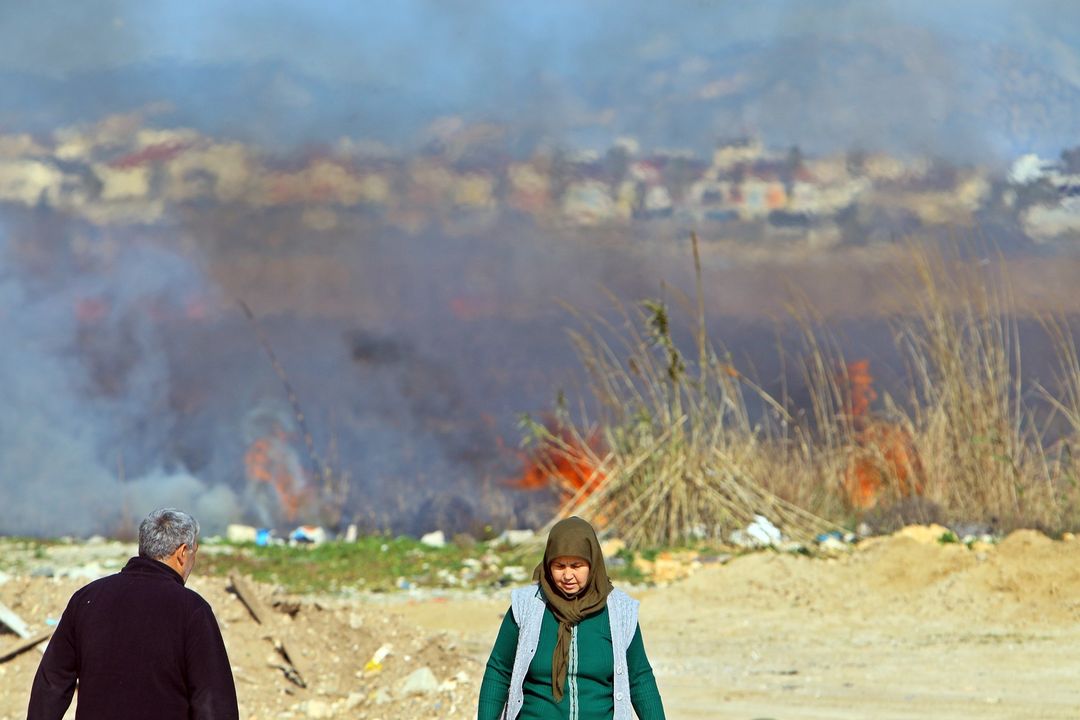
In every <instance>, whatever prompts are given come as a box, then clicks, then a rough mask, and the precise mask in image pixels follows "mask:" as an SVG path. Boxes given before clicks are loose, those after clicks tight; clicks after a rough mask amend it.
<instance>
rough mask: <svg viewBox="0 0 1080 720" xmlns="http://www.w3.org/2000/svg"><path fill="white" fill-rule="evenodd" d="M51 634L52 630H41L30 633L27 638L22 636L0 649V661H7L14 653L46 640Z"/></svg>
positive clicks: (16, 653) (19, 652)
mask: <svg viewBox="0 0 1080 720" xmlns="http://www.w3.org/2000/svg"><path fill="white" fill-rule="evenodd" d="M52 634H53V631H52V630H42V631H41V632H39V633H38V634H37V635H31V636H30V637H28V638H24V639H23V640H22V641H20V642H17V643H15V645H13V646H11V647H9V648H8V649H6V650H3V651H0V663H2V662H7V661H8V660H10V659H11V658H13V657H15V656H16V655H19V654H21V653H24V652H26V651H27V650H29V649H30V648H32V647H34V646H35V645H37V644H38V643H40V642H41V641H43V640H48V639H49V638H50V637H52Z"/></svg>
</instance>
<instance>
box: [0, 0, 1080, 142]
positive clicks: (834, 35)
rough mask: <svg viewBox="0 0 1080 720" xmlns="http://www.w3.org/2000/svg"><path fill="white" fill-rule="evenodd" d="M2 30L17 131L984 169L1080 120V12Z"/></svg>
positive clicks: (260, 9) (581, 12)
mask: <svg viewBox="0 0 1080 720" xmlns="http://www.w3.org/2000/svg"><path fill="white" fill-rule="evenodd" d="M0 12H2V13H3V14H2V15H0V21H2V22H3V24H4V27H5V28H7V29H8V30H9V32H8V33H7V36H8V37H7V40H8V42H6V43H5V45H4V47H3V48H0V73H2V72H6V73H7V79H8V80H9V83H8V87H9V88H10V91H9V92H6V93H5V94H4V97H3V98H0V118H2V119H4V120H5V124H7V125H8V126H9V127H14V128H16V129H29V130H35V129H36V130H42V129H45V130H50V129H51V128H53V127H56V126H57V125H64V124H70V123H72V122H75V121H82V122H85V121H86V120H88V119H93V118H96V117H100V116H102V115H105V114H108V113H112V112H117V111H118V110H131V109H135V108H139V107H143V106H145V105H147V104H150V103H154V102H157V101H162V100H164V101H167V102H169V103H170V104H171V106H172V107H173V114H172V116H171V118H170V119H171V121H172V122H174V123H177V124H185V125H190V126H191V127H195V128H197V129H199V130H201V131H203V132H206V133H209V134H213V135H216V136H219V137H238V138H243V139H246V140H251V141H257V142H259V143H261V144H264V145H267V146H272V147H282V146H288V147H296V146H298V145H304V144H309V143H327V142H332V141H334V140H336V139H337V138H339V137H341V136H350V137H353V138H356V139H376V140H382V141H386V142H391V143H393V144H398V145H403V146H408V145H410V144H413V143H417V142H422V141H423V140H424V139H425V134H424V131H425V129H426V128H427V127H428V126H429V125H430V124H431V123H432V122H433V121H435V120H436V119H437V118H439V117H440V116H446V115H457V116H463V117H465V118H466V119H467V120H470V121H478V120H494V121H497V122H501V123H504V124H505V125H506V126H507V127H508V128H510V132H509V133H508V134H507V137H506V143H507V146H508V147H509V148H512V149H515V150H517V151H523V150H525V149H527V148H529V147H531V146H535V145H536V144H537V143H540V142H549V143H555V144H558V143H566V144H569V145H576V144H582V143H585V144H589V145H595V146H599V147H606V146H607V145H608V144H610V141H611V140H612V139H613V138H615V137H616V136H618V135H625V134H629V135H635V136H638V137H639V138H640V140H641V141H642V142H643V143H644V144H645V145H647V146H654V147H657V146H659V147H664V146H666V147H670V146H677V147H687V148H692V149H708V148H709V147H711V145H712V144H713V143H714V142H715V140H716V139H717V137H727V136H731V135H737V134H742V133H753V134H758V135H760V136H761V137H762V138H763V140H765V142H766V143H768V144H770V145H774V146H776V145H790V144H799V145H801V146H802V147H803V149H804V150H806V151H808V152H812V153H824V152H833V151H837V150H844V149H848V148H850V147H852V146H854V145H858V146H861V147H862V148H864V149H867V150H876V149H881V150H885V151H891V152H906V153H916V152H925V153H932V154H940V155H942V156H943V157H946V158H948V159H951V160H963V161H970V160H972V159H980V160H985V159H986V156H987V154H988V153H992V154H993V155H995V156H1006V157H1009V156H1013V155H1015V154H1017V153H1018V152H1030V151H1037V152H1046V151H1047V150H1050V151H1055V152H1056V150H1058V149H1060V148H1061V147H1063V146H1065V145H1067V144H1070V143H1071V142H1072V141H1073V139H1074V138H1073V126H1072V122H1071V118H1073V117H1075V115H1076V111H1077V110H1078V108H1080V86H1078V85H1077V77H1078V76H1080V75H1078V70H1077V68H1078V67H1080V53H1078V52H1077V50H1076V48H1077V47H1078V46H1080V43H1078V42H1077V41H1078V40H1080V38H1077V37H1076V34H1075V31H1074V30H1072V28H1075V27H1080V17H1078V12H1080V11H1078V9H1077V7H1076V6H1075V4H1070V3H1068V2H1056V1H1051V0H1048V1H1045V2H1026V1H1025V2H1021V1H1020V0H988V1H987V2H980V3H974V2H970V3H949V4H947V5H943V4H941V3H937V2H933V1H932V0H922V1H919V2H899V0H897V1H893V2H885V3H865V2H859V1H858V0H825V1H823V2H806V1H804V0H774V1H773V2H760V3H704V2H697V1H693V0H685V1H684V2H676V3H664V4H657V3H652V2H646V1H645V0H630V1H629V2H628V1H626V0H619V1H616V0H600V1H598V2H591V3H576V2H570V1H569V0H565V1H562V2H551V3H544V4H543V5H535V6H532V7H530V8H528V10H523V9H522V8H520V7H518V6H517V5H510V4H506V3H498V2H487V1H485V2H472V3H468V4H465V5H461V4H447V3H440V2H434V1H432V0H411V1H405V2H400V3H393V4H392V5H389V6H386V5H379V6H371V5H366V4H362V3H361V4H357V3H346V4H335V5H323V6H320V7H319V8H313V7H310V6H308V5H302V4H295V3H289V2H272V3H260V4H257V5H250V4H243V3H240V4H238V3H212V2H209V1H208V0H204V1H203V2H193V3H183V4H169V5H160V4H147V3H135V2H131V1H130V0H112V1H111V2H107V3H105V4H104V5H103V6H102V5H101V4H98V5H97V6H95V8H94V9H93V10H89V9H86V8H81V9H75V10H72V9H70V8H68V7H67V6H66V4H61V3H58V2H55V1H51V2H41V3H33V4H24V5H12V4H8V5H5V7H4V8H3V9H2V10H0ZM73 35H77V36H78V37H79V38H80V42H79V43H70V42H69V41H68V38H70V37H71V36H73Z"/></svg>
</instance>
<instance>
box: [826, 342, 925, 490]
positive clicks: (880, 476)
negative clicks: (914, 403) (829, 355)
mask: <svg viewBox="0 0 1080 720" xmlns="http://www.w3.org/2000/svg"><path fill="white" fill-rule="evenodd" d="M846 377H847V383H848V391H849V393H850V395H849V400H850V404H851V420H852V425H853V426H854V429H855V443H856V447H855V450H854V452H853V454H852V456H851V458H850V459H849V460H848V466H847V468H846V470H845V471H844V494H845V496H846V498H847V501H848V503H849V504H850V505H851V507H853V508H855V509H856V510H869V509H870V508H872V507H874V506H875V505H877V503H878V501H879V499H880V497H881V494H882V492H883V491H884V490H885V488H886V487H887V486H889V485H890V484H892V485H894V489H895V492H896V493H897V494H898V495H900V496H904V497H906V496H910V495H921V494H922V492H923V486H922V481H921V477H922V472H923V471H922V462H921V461H920V460H919V456H918V453H917V452H916V450H915V444H914V441H913V438H912V437H911V433H909V432H908V431H907V429H906V428H904V427H902V426H900V425H896V424H894V423H889V422H886V421H884V420H881V419H878V418H874V417H873V416H871V414H870V406H871V404H872V403H873V401H874V400H876V399H877V396H878V395H877V392H876V391H875V390H874V376H873V375H871V374H870V361H869V360H857V361H855V362H852V363H849V364H848V366H847V373H846Z"/></svg>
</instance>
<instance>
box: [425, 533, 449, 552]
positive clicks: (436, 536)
mask: <svg viewBox="0 0 1080 720" xmlns="http://www.w3.org/2000/svg"><path fill="white" fill-rule="evenodd" d="M420 542H421V543H423V544H424V545H427V546H428V547H436V548H441V547H446V535H445V534H444V533H443V531H442V530H436V531H435V532H429V533H428V534H426V535H424V536H422V537H421V538H420Z"/></svg>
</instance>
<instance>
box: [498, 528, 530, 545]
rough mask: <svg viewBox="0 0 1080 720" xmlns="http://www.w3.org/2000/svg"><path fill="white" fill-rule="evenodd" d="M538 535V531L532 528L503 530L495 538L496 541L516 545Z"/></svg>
mask: <svg viewBox="0 0 1080 720" xmlns="http://www.w3.org/2000/svg"><path fill="white" fill-rule="evenodd" d="M534 537H536V533H535V532H533V531H532V530H503V531H502V533H501V534H500V535H499V536H498V537H497V538H495V540H496V542H499V543H504V544H506V545H510V546H511V547H514V546H516V545H521V544H522V543H527V542H529V541H530V540H532V539H533V538H534Z"/></svg>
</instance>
